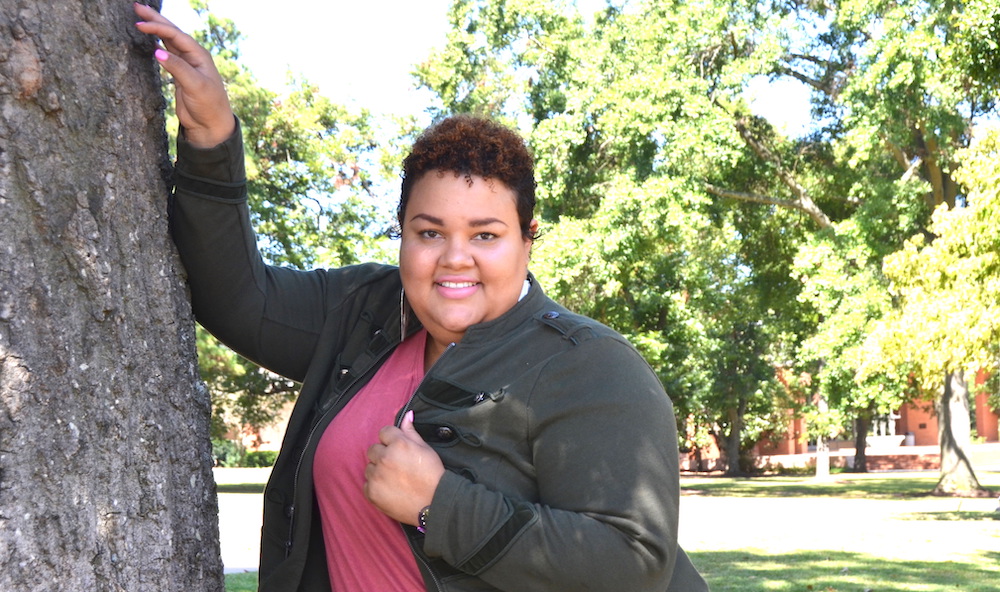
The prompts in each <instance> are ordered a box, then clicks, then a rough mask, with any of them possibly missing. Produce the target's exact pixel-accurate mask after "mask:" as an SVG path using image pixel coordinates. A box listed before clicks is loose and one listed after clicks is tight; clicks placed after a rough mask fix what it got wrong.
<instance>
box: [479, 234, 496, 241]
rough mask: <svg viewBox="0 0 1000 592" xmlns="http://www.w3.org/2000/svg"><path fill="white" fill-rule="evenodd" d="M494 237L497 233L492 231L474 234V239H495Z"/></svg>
mask: <svg viewBox="0 0 1000 592" xmlns="http://www.w3.org/2000/svg"><path fill="white" fill-rule="evenodd" d="M496 237H497V235H495V234H493V233H492V232H480V233H479V234H477V235H476V240H482V241H489V240H493V239H495V238H496Z"/></svg>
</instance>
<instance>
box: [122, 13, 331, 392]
mask: <svg viewBox="0 0 1000 592" xmlns="http://www.w3.org/2000/svg"><path fill="white" fill-rule="evenodd" d="M135 12H136V14H137V15H139V17H140V18H142V19H145V20H143V21H142V22H139V23H137V25H136V26H137V27H138V28H139V30H141V31H143V32H144V33H148V34H151V35H156V36H157V37H159V38H160V39H161V40H162V41H163V44H164V46H165V47H166V48H167V50H169V52H168V51H166V50H162V49H161V50H157V55H156V57H157V60H158V61H159V62H160V64H161V65H162V66H163V67H164V69H166V70H167V71H168V72H169V73H170V74H171V75H172V76H173V78H174V87H175V92H176V107H177V115H178V119H179V120H180V124H181V129H180V130H179V133H178V140H177V153H178V157H177V164H176V168H175V173H176V187H175V193H174V197H173V202H172V207H171V213H170V222H171V231H172V235H173V238H174V242H175V244H176V245H177V248H178V251H179V253H180V256H181V260H182V262H183V263H184V267H185V270H186V272H187V275H188V284H189V286H190V288H191V300H192V307H193V309H194V312H195V316H196V318H197V319H198V321H199V322H200V323H201V324H202V325H203V326H205V328H206V329H208V330H209V331H210V332H211V333H213V334H214V335H215V336H216V337H218V338H219V339H220V340H221V341H223V342H224V343H226V344H227V345H229V346H230V347H232V348H233V349H235V350H236V351H238V352H239V353H241V354H242V355H244V356H246V357H247V358H249V359H251V360H253V361H254V362H256V363H258V364H260V365H262V366H264V367H266V368H269V369H271V370H273V371H275V372H277V373H279V374H281V375H283V376H287V377H289V378H292V379H294V380H299V381H301V380H302V379H303V377H304V375H305V371H306V368H307V365H308V363H309V361H310V359H311V357H312V353H313V351H314V348H315V345H316V342H317V339H318V335H319V331H320V329H321V327H322V325H323V320H324V312H325V311H324V309H325V294H326V286H325V281H326V277H327V276H326V273H325V272H322V271H314V272H301V271H296V270H291V269H282V268H278V267H273V266H269V265H266V264H265V262H264V261H263V260H262V258H261V256H260V253H259V251H258V249H257V238H256V235H255V234H254V231H253V228H252V226H251V223H250V214H249V209H248V206H247V195H246V176H245V168H244V155H243V143H242V137H241V134H240V129H239V125H238V122H237V120H236V118H235V117H234V116H233V112H232V109H231V108H230V105H229V99H228V97H227V95H226V90H225V87H224V85H223V82H222V78H221V76H220V75H219V73H218V71H217V70H216V68H215V65H214V63H213V61H212V56H211V55H210V54H209V52H208V51H207V50H205V49H204V48H202V47H201V46H200V45H198V44H197V42H195V41H194V39H193V38H191V36H189V35H187V34H186V33H184V32H182V31H180V30H179V29H178V28H177V27H175V26H174V25H173V24H172V23H171V22H170V21H168V20H167V19H165V18H163V17H162V16H160V14H159V13H157V12H156V11H155V10H153V9H152V8H149V7H148V6H144V5H142V4H136V5H135Z"/></svg>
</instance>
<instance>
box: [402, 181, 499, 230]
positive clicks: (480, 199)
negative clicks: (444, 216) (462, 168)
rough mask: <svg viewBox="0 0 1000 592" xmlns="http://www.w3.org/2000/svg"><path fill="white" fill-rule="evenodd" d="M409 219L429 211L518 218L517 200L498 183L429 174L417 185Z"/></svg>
mask: <svg viewBox="0 0 1000 592" xmlns="http://www.w3.org/2000/svg"><path fill="white" fill-rule="evenodd" d="M406 210H407V216H406V217H407V218H408V219H412V218H413V217H414V216H418V215H420V214H422V213H426V212H428V211H438V212H441V213H453V214H461V213H466V214H472V213H474V212H476V211H479V212H490V213H491V214H492V215H494V216H496V215H499V214H505V215H510V216H513V217H514V218H516V217H517V196H516V194H515V193H514V191H513V190H512V189H510V188H509V187H507V185H505V184H504V183H503V182H502V181H499V180H497V179H489V178H483V177H480V176H479V175H468V174H462V173H455V172H452V171H429V172H427V173H425V174H424V175H423V176H422V177H421V178H420V179H418V180H417V182H416V183H414V185H413V188H412V190H411V192H410V199H409V202H408V204H407V208H406Z"/></svg>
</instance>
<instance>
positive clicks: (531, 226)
mask: <svg viewBox="0 0 1000 592" xmlns="http://www.w3.org/2000/svg"><path fill="white" fill-rule="evenodd" d="M528 232H529V233H531V236H535V235H536V234H538V220H537V219H536V218H532V219H531V222H529V223H528ZM524 243H525V246H526V247H528V261H531V249H532V247H534V246H535V241H534V239H524Z"/></svg>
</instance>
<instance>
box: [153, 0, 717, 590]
mask: <svg viewBox="0 0 1000 592" xmlns="http://www.w3.org/2000/svg"><path fill="white" fill-rule="evenodd" d="M136 12H137V13H138V14H139V16H140V17H141V18H143V19H145V20H144V21H143V22H141V23H139V24H138V25H137V26H138V27H139V29H140V30H141V31H143V32H145V33H148V34H152V35H156V36H158V37H159V38H160V39H161V40H162V41H163V44H164V49H162V50H160V51H159V52H157V56H156V59H157V60H159V61H160V63H161V64H162V65H163V67H164V68H165V69H166V70H167V71H168V72H170V73H171V74H172V75H173V76H174V79H175V81H176V84H177V87H178V93H177V113H178V118H179V120H180V123H181V127H182V130H181V133H179V134H178V146H177V154H178V158H177V166H176V171H177V175H176V176H177V186H176V189H175V197H174V207H173V217H172V229H173V232H174V241H175V242H176V244H177V247H178V251H179V253H180V255H181V258H182V260H183V263H184V266H185V268H186V270H187V275H188V280H189V283H190V287H191V297H192V305H193V308H194V311H195V314H196V316H197V318H198V320H199V321H200V322H201V323H202V325H204V326H205V328H206V329H208V330H209V331H211V332H212V333H213V334H215V335H216V337H218V338H219V339H220V340H221V341H223V342H224V343H226V344H227V345H229V346H230V347H232V348H233V349H235V350H236V351H238V352H240V353H242V354H243V355H245V356H246V357H247V358H249V359H251V360H253V361H255V362H257V363H258V364H260V365H261V366H264V367H266V368H268V369H270V370H272V371H274V372H276V373H278V374H281V375H283V376H286V377H288V378H290V379H292V380H295V381H298V382H301V383H302V390H301V393H300V395H299V397H298V399H297V401H296V405H295V408H294V410H293V412H292V415H291V417H290V419H289V423H288V428H287V430H286V435H285V440H284V443H283V448H282V451H281V454H280V455H279V456H278V459H277V461H276V462H275V465H274V467H273V469H272V472H271V477H270V480H269V482H268V485H267V488H266V490H265V494H264V525H263V529H262V530H263V536H262V539H261V565H260V590H262V591H265V592H268V591H286V590H287V591H293V590H294V591H313V590H315V591H324V592H325V591H328V590H331V589H333V590H337V591H338V592H343V591H356V592H361V591H364V590H396V591H403V592H414V591H417V590H434V591H439V592H445V591H455V592H464V591H473V590H475V591H484V590H507V591H520V590H542V591H546V592H561V591H576V590H581V589H588V590H605V591H612V590H615V591H617V590H629V591H632V592H663V590H668V591H681V590H684V591H686V592H700V591H702V590H707V587H706V586H705V583H704V581H703V580H702V578H701V576H700V575H699V574H698V572H697V571H696V570H695V569H694V567H693V566H692V564H691V562H690V561H689V560H688V558H687V555H685V553H684V551H682V550H681V549H680V547H679V546H678V544H677V523H678V500H679V484H678V454H677V434H676V423H675V419H674V416H673V408H672V405H671V402H670V399H669V398H668V397H667V396H666V393H664V391H663V387H662V385H661V384H660V382H659V380H658V379H657V377H656V375H655V374H654V373H653V371H652V370H651V369H650V368H649V366H648V365H647V364H646V363H645V361H644V360H643V359H642V357H641V356H640V355H639V353H638V352H637V351H636V350H635V349H634V348H633V347H632V346H631V345H630V344H629V343H628V342H627V341H626V340H625V339H624V338H623V337H622V336H621V335H619V334H618V333H616V332H614V331H612V330H611V329H609V328H607V327H605V326H603V325H601V324H600V323H597V322H596V321H593V320H591V319H588V318H586V317H582V316H579V315H575V314H573V313H571V312H570V311H568V310H566V309H565V308H563V307H562V306H560V305H559V304H557V303H555V302H553V301H552V300H551V299H549V298H548V297H547V296H545V294H544V292H543V291H542V288H541V286H539V285H538V283H537V281H535V280H534V278H533V276H531V274H530V273H529V271H528V262H529V255H530V253H531V246H532V243H533V241H534V237H535V235H536V233H537V230H538V223H537V222H536V221H535V220H534V218H533V209H534V202H535V181H534V172H533V166H532V159H531V156H530V154H529V153H528V151H527V149H526V147H525V145H524V141H523V140H522V139H521V138H520V137H519V136H518V135H517V134H516V133H514V132H512V131H511V130H509V129H506V128H504V127H503V126H500V125H499V124H497V123H495V122H492V121H489V120H485V119H480V118H476V117H471V116H455V117H451V118H447V119H445V120H443V121H442V122H440V123H438V124H436V125H434V126H432V127H431V128H429V129H428V130H427V131H425V132H424V134H423V135H422V136H421V137H420V138H418V140H417V141H416V143H415V144H414V146H413V149H412V152H411V154H410V156H409V157H407V159H406V160H405V161H404V176H403V183H402V188H401V197H400V205H399V208H398V210H397V212H398V222H399V225H400V233H401V236H402V241H401V243H400V265H399V267H398V268H397V267H392V266H387V265H378V264H365V265H358V266H352V267H345V268H339V269H318V270H312V271H298V270H292V269H287V268H278V267H274V266H270V265H266V264H265V263H264V262H263V260H262V258H261V256H260V254H259V252H258V251H257V248H256V244H257V241H256V237H255V236H254V233H253V231H252V229H251V226H250V223H249V212H248V209H247V203H246V202H247V187H246V181H245V174H244V165H243V151H242V148H243V147H242V134H241V132H240V127H239V122H238V121H236V120H235V118H234V117H233V114H232V112H231V110H230V109H229V103H228V100H227V97H226V93H225V89H224V86H223V84H222V81H221V79H220V77H219V75H218V72H217V71H216V70H215V67H214V65H213V62H212V59H211V56H209V55H208V53H207V52H206V51H205V50H204V49H202V48H201V47H199V46H198V45H197V44H196V43H195V42H194V40H193V39H192V38H191V37H189V36H188V35H186V34H184V33H182V32H181V31H180V30H178V29H177V28H176V27H174V26H173V25H172V24H171V23H170V22H169V21H167V20H166V19H164V18H163V17H161V16H160V15H158V14H157V13H156V12H155V11H153V10H151V9H149V8H148V7H144V6H140V5H137V6H136Z"/></svg>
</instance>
